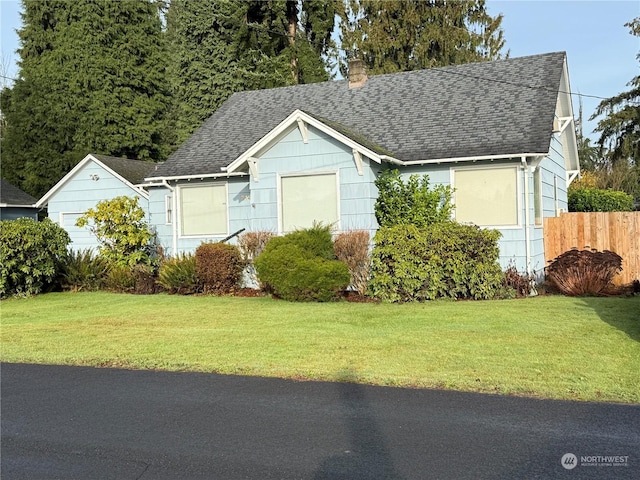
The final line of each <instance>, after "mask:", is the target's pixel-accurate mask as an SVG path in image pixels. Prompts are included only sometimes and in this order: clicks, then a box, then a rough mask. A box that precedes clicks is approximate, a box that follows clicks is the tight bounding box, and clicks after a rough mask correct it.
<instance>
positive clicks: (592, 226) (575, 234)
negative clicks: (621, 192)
mask: <svg viewBox="0 0 640 480" xmlns="http://www.w3.org/2000/svg"><path fill="white" fill-rule="evenodd" d="M572 248H578V249H580V250H582V249H584V248H594V249H596V250H600V251H601V250H611V251H612V252H616V253H617V254H618V255H620V256H621V257H622V272H621V273H620V275H616V278H615V279H614V282H615V283H616V284H618V285H624V284H627V283H630V282H632V281H633V280H638V279H640V212H607V213H604V212H594V213H562V214H561V215H560V216H559V217H548V218H545V219H544V256H545V263H546V264H548V262H549V261H550V260H553V259H554V258H556V257H557V256H558V255H560V254H561V253H564V252H566V251H567V250H571V249H572Z"/></svg>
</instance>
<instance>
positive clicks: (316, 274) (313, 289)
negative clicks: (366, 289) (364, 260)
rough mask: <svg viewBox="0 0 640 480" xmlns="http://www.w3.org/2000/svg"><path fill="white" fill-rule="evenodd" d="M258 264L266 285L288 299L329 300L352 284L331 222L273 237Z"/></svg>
mask: <svg viewBox="0 0 640 480" xmlns="http://www.w3.org/2000/svg"><path fill="white" fill-rule="evenodd" d="M255 265H256V269H257V271H258V275H259V276H260V279H261V280H262V281H263V282H264V283H265V289H267V290H269V291H272V292H273V293H275V294H276V295H278V296H280V297H282V298H284V299H285V300H290V301H319V302H326V301H330V300H334V299H337V298H338V297H339V295H340V293H341V292H342V291H343V290H344V289H345V288H346V287H347V286H348V285H349V278H350V274H349V269H348V268H347V265H346V264H344V263H343V262H340V261H338V260H336V259H335V254H334V251H333V242H332V240H331V231H330V229H329V227H328V226H322V225H315V226H313V227H312V228H310V229H307V230H298V231H295V232H291V233H289V234H287V235H285V236H284V237H276V238H273V239H272V240H271V241H270V242H269V243H268V244H267V246H266V248H265V249H264V251H263V252H262V254H261V255H260V256H259V257H258V258H257V259H256V261H255Z"/></svg>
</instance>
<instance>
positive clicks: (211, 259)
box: [196, 243, 244, 294]
mask: <svg viewBox="0 0 640 480" xmlns="http://www.w3.org/2000/svg"><path fill="white" fill-rule="evenodd" d="M243 269H244V262H243V261H242V256H241V254H240V250H239V249H238V247H236V246H235V245H229V244H228V243H202V244H201V245H200V246H199V247H198V248H197V249H196V276H197V278H198V282H199V283H200V284H201V285H202V288H203V291H204V293H215V294H226V293H231V292H232V291H233V290H234V289H236V288H237V287H238V285H239V284H240V280H241V278H242V270H243Z"/></svg>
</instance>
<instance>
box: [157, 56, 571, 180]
mask: <svg viewBox="0 0 640 480" xmlns="http://www.w3.org/2000/svg"><path fill="white" fill-rule="evenodd" d="M564 63H565V54H564V53H563V52H560V53H550V54H544V55H535V56H530V57H522V58H514V59H507V60H499V61H493V62H481V63H473V64H466V65H457V66H451V67H445V68H434V69H428V70H418V71H412V72H404V73H397V74H388V75H378V76H374V77H370V78H369V79H368V81H367V82H366V83H365V84H364V85H363V86H362V87H360V88H355V89H349V88H348V80H341V81H333V82H323V83H316V84H308V85H296V86H292V87H283V88H276V89H269V90H257V91H246V92H239V93H235V94H234V95H232V96H231V97H230V98H229V99H228V100H227V101H226V102H225V103H224V104H223V105H222V107H221V108H220V109H218V110H217V111H216V112H215V113H214V114H213V115H212V116H211V117H210V118H209V119H208V120H207V121H206V122H205V123H204V124H203V125H202V126H201V127H200V128H199V129H198V130H196V132H195V133H194V134H193V135H192V136H191V137H190V138H189V139H188V140H187V141H186V142H185V143H184V144H183V145H182V146H181V147H180V148H179V149H178V150H177V151H176V152H174V153H173V155H171V157H169V159H168V160H167V162H165V164H164V165H162V166H160V167H159V168H158V169H157V170H156V171H155V172H153V173H152V175H151V176H152V177H170V176H183V175H199V174H203V175H206V174H216V173H221V172H223V171H224V170H225V168H226V167H227V166H229V165H231V164H232V163H233V162H234V161H237V160H238V159H240V157H241V156H242V155H243V154H245V153H246V152H247V151H248V150H249V149H250V148H252V146H254V145H255V144H257V143H258V142H260V141H261V139H263V138H265V136H267V135H269V133H270V132H272V131H273V130H274V129H276V128H277V127H278V125H280V124H281V122H283V121H285V120H286V119H287V118H288V117H289V116H290V115H291V114H292V112H294V111H296V110H300V111H302V112H304V113H305V114H307V115H309V116H310V117H312V118H314V119H321V122H322V123H323V124H324V125H326V126H332V125H333V126H335V127H336V128H333V127H331V128H332V129H333V130H334V131H337V132H340V133H342V134H343V135H345V136H346V137H348V138H351V139H352V140H353V139H355V138H357V139H359V141H357V142H358V143H359V144H360V145H363V144H367V145H371V146H376V147H377V148H375V149H372V148H370V150H379V152H387V153H386V154H387V155H388V156H390V157H394V158H396V159H398V160H400V161H402V162H415V161H424V160H427V161H428V160H434V159H453V158H468V157H489V156H501V155H502V156H506V155H520V154H538V155H540V154H547V153H548V151H549V145H550V141H551V135H552V127H553V119H554V113H555V107H556V102H557V97H558V89H559V86H560V78H561V75H562V71H563V66H564ZM347 132H348V133H347Z"/></svg>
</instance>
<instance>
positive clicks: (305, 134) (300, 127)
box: [298, 117, 309, 143]
mask: <svg viewBox="0 0 640 480" xmlns="http://www.w3.org/2000/svg"><path fill="white" fill-rule="evenodd" d="M298 130H300V135H302V141H303V142H304V143H309V132H308V131H307V124H306V123H304V120H303V119H302V118H300V117H298Z"/></svg>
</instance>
